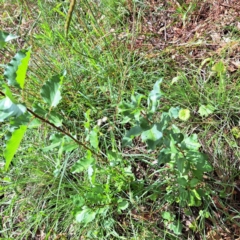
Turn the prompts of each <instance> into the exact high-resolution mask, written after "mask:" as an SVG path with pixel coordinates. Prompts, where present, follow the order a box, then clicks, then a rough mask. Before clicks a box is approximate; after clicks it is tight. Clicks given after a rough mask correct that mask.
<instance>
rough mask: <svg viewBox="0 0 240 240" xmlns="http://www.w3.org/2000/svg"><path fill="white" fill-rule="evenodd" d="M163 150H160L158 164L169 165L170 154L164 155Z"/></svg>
mask: <svg viewBox="0 0 240 240" xmlns="http://www.w3.org/2000/svg"><path fill="white" fill-rule="evenodd" d="M165 150H166V149H165V148H164V149H162V150H161V152H160V154H159V156H158V164H164V163H169V162H170V161H171V154H167V153H165Z"/></svg>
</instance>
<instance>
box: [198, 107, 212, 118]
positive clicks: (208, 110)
mask: <svg viewBox="0 0 240 240" xmlns="http://www.w3.org/2000/svg"><path fill="white" fill-rule="evenodd" d="M214 110H215V108H214V107H213V106H212V105H210V104H207V105H201V106H200V108H199V110H198V113H199V114H200V116H201V117H204V116H205V117H207V116H208V115H210V114H212V113H213V112H214Z"/></svg>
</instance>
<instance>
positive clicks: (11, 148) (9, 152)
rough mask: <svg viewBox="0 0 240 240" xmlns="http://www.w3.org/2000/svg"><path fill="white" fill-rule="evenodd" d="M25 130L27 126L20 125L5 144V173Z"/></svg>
mask: <svg viewBox="0 0 240 240" xmlns="http://www.w3.org/2000/svg"><path fill="white" fill-rule="evenodd" d="M26 130H27V126H24V125H22V126H21V127H20V128H19V129H17V130H15V131H14V132H13V133H12V136H11V138H10V139H9V141H8V142H7V144H6V149H5V151H4V153H3V155H4V158H5V160H6V163H5V171H7V170H8V168H9V165H10V163H11V161H12V159H13V157H14V154H15V153H16V151H17V149H18V147H19V145H20V143H21V141H22V139H23V136H24V133H25V132H26Z"/></svg>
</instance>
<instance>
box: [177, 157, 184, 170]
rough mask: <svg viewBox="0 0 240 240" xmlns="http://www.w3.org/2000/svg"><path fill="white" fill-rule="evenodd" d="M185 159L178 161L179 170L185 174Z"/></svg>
mask: <svg viewBox="0 0 240 240" xmlns="http://www.w3.org/2000/svg"><path fill="white" fill-rule="evenodd" d="M184 165H185V159H184V158H178V159H177V168H178V171H179V172H180V173H183V172H184V170H185V167H184Z"/></svg>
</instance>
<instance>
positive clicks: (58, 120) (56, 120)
mask: <svg viewBox="0 0 240 240" xmlns="http://www.w3.org/2000/svg"><path fill="white" fill-rule="evenodd" d="M47 118H48V120H49V122H50V123H52V124H54V125H55V126H56V127H61V126H62V121H63V119H62V117H61V116H60V115H59V114H57V113H56V112H53V111H51V112H50V113H49V114H48V117H47Z"/></svg>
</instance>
